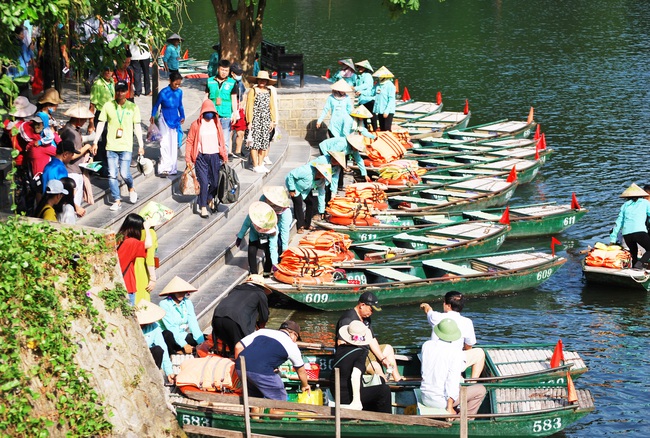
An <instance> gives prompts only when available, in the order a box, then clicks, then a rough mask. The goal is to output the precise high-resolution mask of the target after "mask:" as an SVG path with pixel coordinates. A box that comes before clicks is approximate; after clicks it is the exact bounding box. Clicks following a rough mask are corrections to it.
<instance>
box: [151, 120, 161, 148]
mask: <svg viewBox="0 0 650 438" xmlns="http://www.w3.org/2000/svg"><path fill="white" fill-rule="evenodd" d="M161 138H162V134H161V133H160V129H158V127H157V126H156V124H155V123H151V124H150V125H149V128H148V129H147V143H154V142H157V141H160V139H161Z"/></svg>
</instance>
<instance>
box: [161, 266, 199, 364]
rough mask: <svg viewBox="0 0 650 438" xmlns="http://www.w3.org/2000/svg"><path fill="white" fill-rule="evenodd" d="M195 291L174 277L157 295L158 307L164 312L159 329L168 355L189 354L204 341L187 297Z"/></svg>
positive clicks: (192, 305)
mask: <svg viewBox="0 0 650 438" xmlns="http://www.w3.org/2000/svg"><path fill="white" fill-rule="evenodd" d="M196 291H198V289H197V288H195V287H194V286H192V285H191V284H190V283H188V282H187V281H185V280H183V279H182V278H180V277H179V276H176V277H174V278H172V280H171V281H170V282H169V283H168V284H167V286H165V288H164V289H163V290H162V292H160V293H159V294H158V296H160V297H161V298H162V301H161V302H160V303H158V305H159V306H160V307H162V309H163V310H164V311H165V316H164V317H163V319H162V320H161V323H162V324H161V327H162V329H163V337H164V338H165V344H167V349H168V350H169V354H183V353H185V354H191V353H192V351H193V349H194V347H196V346H197V345H199V344H201V343H203V341H205V337H204V336H203V332H202V331H201V328H200V327H199V322H198V320H197V319H196V313H195V312H194V304H192V301H191V300H190V299H189V297H188V295H189V294H190V293H192V292H196Z"/></svg>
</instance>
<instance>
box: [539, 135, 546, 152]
mask: <svg viewBox="0 0 650 438" xmlns="http://www.w3.org/2000/svg"><path fill="white" fill-rule="evenodd" d="M539 149H540V150H542V151H543V150H545V149H546V134H545V133H542V136H541V137H540V139H539Z"/></svg>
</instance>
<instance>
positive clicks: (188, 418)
mask: <svg viewBox="0 0 650 438" xmlns="http://www.w3.org/2000/svg"><path fill="white" fill-rule="evenodd" d="M183 424H187V425H192V426H203V427H209V426H210V420H208V419H207V418H201V417H197V416H194V415H187V414H183Z"/></svg>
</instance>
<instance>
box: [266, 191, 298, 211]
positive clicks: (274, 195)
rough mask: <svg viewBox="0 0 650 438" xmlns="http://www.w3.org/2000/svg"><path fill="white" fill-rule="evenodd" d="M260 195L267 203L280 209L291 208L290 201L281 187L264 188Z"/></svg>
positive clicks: (287, 194)
mask: <svg viewBox="0 0 650 438" xmlns="http://www.w3.org/2000/svg"><path fill="white" fill-rule="evenodd" d="M262 193H264V197H265V198H266V200H267V201H268V202H270V203H271V204H273V205H277V206H278V207H281V208H288V207H291V204H292V202H291V199H290V198H289V193H288V192H287V189H286V188H284V187H283V186H264V187H263V188H262Z"/></svg>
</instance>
